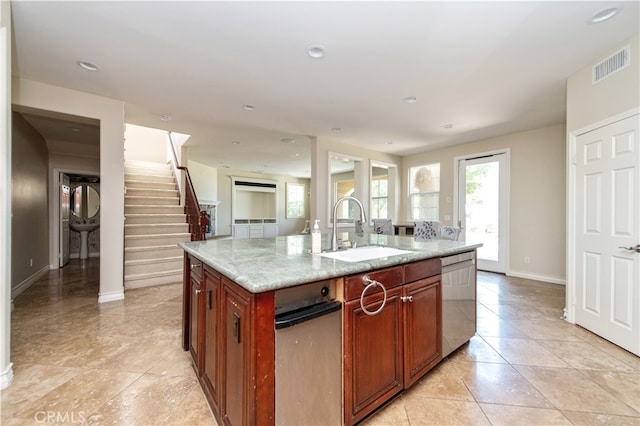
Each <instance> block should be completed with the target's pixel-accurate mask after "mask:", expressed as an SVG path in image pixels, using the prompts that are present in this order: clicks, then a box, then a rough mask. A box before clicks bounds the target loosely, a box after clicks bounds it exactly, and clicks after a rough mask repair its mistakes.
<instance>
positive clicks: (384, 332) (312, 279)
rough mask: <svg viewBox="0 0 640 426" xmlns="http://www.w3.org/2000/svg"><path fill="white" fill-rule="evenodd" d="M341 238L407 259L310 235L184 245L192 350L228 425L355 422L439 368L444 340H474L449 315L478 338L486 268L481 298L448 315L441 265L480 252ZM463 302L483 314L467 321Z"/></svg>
mask: <svg viewBox="0 0 640 426" xmlns="http://www.w3.org/2000/svg"><path fill="white" fill-rule="evenodd" d="M341 237H342V238H344V239H345V240H349V241H351V244H352V245H356V246H358V247H363V246H365V247H366V246H378V247H393V248H396V249H399V250H402V253H401V254H399V255H395V256H386V257H379V258H372V259H365V260H359V261H352V260H349V261H344V260H340V259H333V258H329V257H324V256H321V255H312V254H310V249H311V238H310V236H309V235H295V236H287V237H276V238H263V239H253V240H214V241H198V242H190V243H181V244H180V246H181V247H182V248H183V249H184V250H185V276H184V299H183V300H184V302H183V348H184V349H185V350H189V351H190V352H191V355H192V359H193V365H194V369H195V371H196V374H197V376H198V378H199V381H200V384H201V386H202V388H203V390H204V392H205V395H206V397H207V401H208V402H209V404H210V406H211V408H212V411H213V412H214V414H215V416H216V418H217V420H218V421H219V422H221V423H223V424H233V425H241V424H260V425H268V424H293V423H295V424H355V423H357V422H359V421H361V420H362V419H364V418H365V417H366V416H368V415H369V414H371V413H372V412H374V411H375V410H376V409H377V408H379V407H380V406H382V405H383V404H384V403H385V402H387V401H388V400H389V399H391V398H393V397H394V396H396V395H397V394H398V393H400V392H402V391H403V390H404V389H407V388H409V387H410V386H411V385H412V384H413V383H414V382H415V381H417V380H418V379H419V378H421V377H422V376H423V375H424V374H425V373H426V372H427V371H429V370H430V369H431V368H433V366H435V365H437V364H438V362H440V361H441V360H442V358H443V343H444V346H445V347H446V346H447V345H449V346H451V345H450V344H448V343H447V342H451V341H454V340H455V341H457V342H458V343H456V344H455V346H459V345H460V344H461V343H460V342H462V343H464V341H466V340H468V339H469V337H470V335H469V334H468V333H467V334H465V335H464V337H463V338H462V339H461V338H460V333H457V332H455V333H452V334H451V335H452V336H453V338H452V339H448V338H446V337H445V335H443V331H442V329H443V325H442V322H443V317H445V318H446V316H447V311H449V310H451V311H454V310H455V311H456V315H457V320H456V321H454V322H458V323H459V322H460V321H458V319H460V320H464V321H463V322H465V321H466V323H472V327H473V329H472V331H475V265H473V267H472V268H467V271H469V272H465V273H466V274H468V275H470V274H471V273H472V274H473V288H472V289H471V290H472V292H473V294H472V295H471V296H468V295H467V296H465V298H466V300H458V301H456V303H458V305H455V306H454V305H451V306H452V308H447V306H449V305H447V304H443V301H442V299H443V285H442V278H441V271H442V266H441V265H442V262H441V259H445V258H447V259H448V258H457V257H460V256H466V259H467V262H469V263H471V262H475V249H476V248H477V247H478V245H469V244H466V243H464V242H461V241H448V240H429V241H415V240H414V239H413V238H410V237H400V236H390V235H378V234H365V235H364V236H360V237H359V236H357V235H355V234H346V233H344V235H341ZM323 247H324V248H326V247H328V239H325V241H323ZM352 250H353V252H355V253H357V250H358V249H357V248H356V249H352ZM471 259H472V260H471ZM456 280H458V281H459V279H458V278H456ZM458 284H459V283H458ZM456 291H458V290H456ZM457 298H458V299H461V298H460V297H458V296H457ZM460 303H464V304H466V306H471V305H472V310H473V313H472V315H471V314H466V316H467V318H462V317H463V316H464V315H461V314H459V312H460V309H459V307H460V306H462V305H459V304H460ZM443 310H444V311H445V312H443ZM471 317H472V318H471ZM445 322H446V321H445ZM458 325H459V324H454V325H453V328H452V327H449V328H451V329H452V330H454V329H455V328H456V327H458ZM456 333H457V334H458V336H457V337H456V336H455V335H454V334H456ZM471 334H472V333H471ZM453 349H455V347H453V348H452V349H451V348H450V349H449V350H448V351H446V352H444V355H445V356H446V354H447V353H448V352H450V350H453Z"/></svg>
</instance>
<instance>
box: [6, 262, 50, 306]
mask: <svg viewBox="0 0 640 426" xmlns="http://www.w3.org/2000/svg"><path fill="white" fill-rule="evenodd" d="M50 269H51V268H50V265H46V266H43V267H42V269H40V270H39V271H38V272H36V273H35V274H33V275H31V276H30V277H29V278H27V279H26V280H24V281H22V282H21V283H20V284H18V285H17V286H15V287H14V288H12V289H11V299H12V300H14V299H15V298H16V297H18V296H19V295H20V294H22V293H23V292H24V291H25V290H26V289H28V288H29V287H31V286H32V285H33V284H34V283H35V282H36V281H38V280H39V279H40V278H42V277H43V276H44V275H45V274H46V273H47V272H49V270H50Z"/></svg>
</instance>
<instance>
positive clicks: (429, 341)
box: [403, 275, 442, 388]
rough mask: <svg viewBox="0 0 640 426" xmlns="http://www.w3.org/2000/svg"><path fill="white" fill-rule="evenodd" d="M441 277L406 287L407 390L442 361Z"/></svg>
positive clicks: (405, 352)
mask: <svg viewBox="0 0 640 426" xmlns="http://www.w3.org/2000/svg"><path fill="white" fill-rule="evenodd" d="M440 292H441V283H440V275H436V276H434V277H430V278H425V279H422V280H419V281H416V282H413V283H411V284H405V286H404V288H403V293H404V294H403V296H404V298H403V299H404V303H403V305H404V366H405V371H404V387H405V388H408V387H410V386H411V385H412V384H413V383H414V382H415V381H417V380H418V379H420V378H421V377H422V376H423V375H424V374H425V373H426V372H427V371H429V370H430V369H431V368H432V367H433V366H434V365H436V364H437V363H438V362H440V360H441V359H442V338H441V336H442V326H441V318H442V316H441V297H440Z"/></svg>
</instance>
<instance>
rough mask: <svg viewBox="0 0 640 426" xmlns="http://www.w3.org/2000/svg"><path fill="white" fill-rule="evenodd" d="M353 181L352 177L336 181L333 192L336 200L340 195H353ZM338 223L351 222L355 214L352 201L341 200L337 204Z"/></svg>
mask: <svg viewBox="0 0 640 426" xmlns="http://www.w3.org/2000/svg"><path fill="white" fill-rule="evenodd" d="M355 190H356V188H355V181H354V180H353V179H349V180H342V181H337V182H336V187H335V193H336V197H335V198H336V200H339V199H340V198H342V197H346V196H353V194H354V193H355ZM337 216H338V223H351V222H353V220H354V218H355V217H356V216H355V206H354V203H352V202H343V203H342V204H340V205H339V206H338V211H337Z"/></svg>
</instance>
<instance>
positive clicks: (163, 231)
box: [124, 161, 191, 290]
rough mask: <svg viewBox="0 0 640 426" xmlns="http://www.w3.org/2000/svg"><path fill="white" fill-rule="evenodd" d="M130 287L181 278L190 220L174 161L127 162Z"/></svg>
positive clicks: (126, 239)
mask: <svg viewBox="0 0 640 426" xmlns="http://www.w3.org/2000/svg"><path fill="white" fill-rule="evenodd" d="M125 187H126V192H125V202H124V213H125V218H126V219H125V225H124V287H125V290H128V289H133V288H140V287H149V286H154V285H160V284H171V283H181V282H182V279H183V276H182V273H183V250H182V249H181V248H180V247H178V245H177V244H178V243H179V242H183V241H189V240H190V239H191V234H190V233H189V225H188V224H187V222H186V215H185V214H184V207H183V206H181V205H180V195H179V194H178V189H177V184H176V178H175V176H174V174H173V170H172V169H171V166H170V165H168V164H162V163H150V162H142V161H126V162H125Z"/></svg>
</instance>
